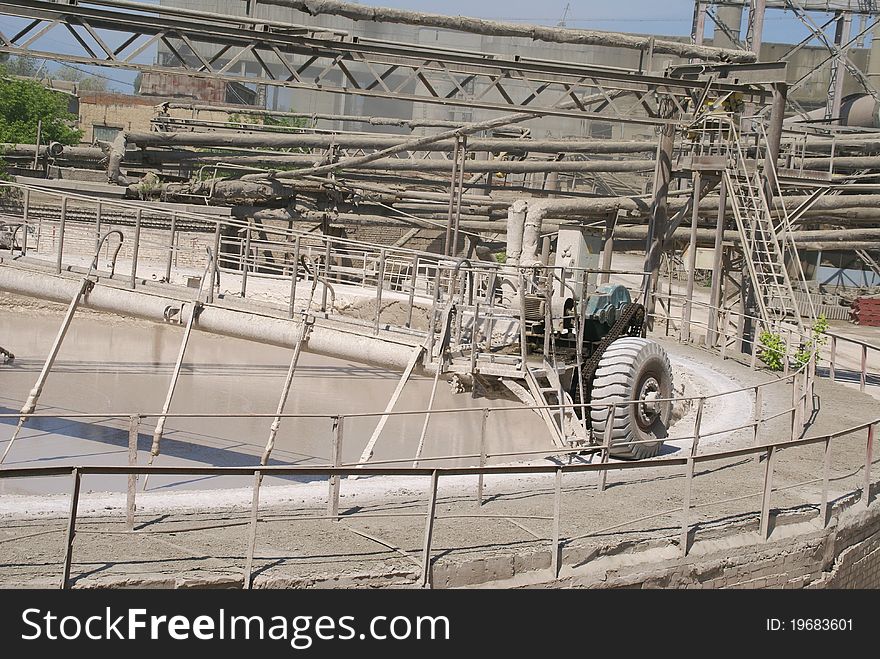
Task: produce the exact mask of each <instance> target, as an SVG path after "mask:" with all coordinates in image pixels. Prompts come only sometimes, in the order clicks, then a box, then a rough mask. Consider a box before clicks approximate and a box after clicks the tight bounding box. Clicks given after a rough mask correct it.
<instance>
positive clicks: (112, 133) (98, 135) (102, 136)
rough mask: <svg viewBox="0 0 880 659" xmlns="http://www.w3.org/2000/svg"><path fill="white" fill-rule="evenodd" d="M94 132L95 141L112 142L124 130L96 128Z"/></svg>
mask: <svg viewBox="0 0 880 659" xmlns="http://www.w3.org/2000/svg"><path fill="white" fill-rule="evenodd" d="M92 130H93V132H92V135H93V137H94V139H95V141H101V142H112V141H113V140H115V139H116V136H117V135H119V131H121V130H122V129H121V128H115V127H113V126H94V127H93V129H92Z"/></svg>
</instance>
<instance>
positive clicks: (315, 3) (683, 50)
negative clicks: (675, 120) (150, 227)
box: [257, 0, 755, 62]
mask: <svg viewBox="0 0 880 659" xmlns="http://www.w3.org/2000/svg"><path fill="white" fill-rule="evenodd" d="M257 2H258V3H259V4H263V5H274V6H276V7H287V8H289V9H295V10H296V11H300V12H303V13H306V14H308V15H309V16H317V15H320V14H326V15H331V16H342V17H344V18H348V19H351V20H353V21H374V22H378V23H398V24H402V25H417V26H419V27H435V28H440V29H444V30H454V31H456V32H470V33H473V34H479V35H482V36H492V37H525V38H527V39H532V40H534V41H545V42H548V43H570V44H578V45H581V46H605V47H609V48H630V49H633V50H642V51H647V50H649V49H651V48H653V51H654V52H655V53H657V54H659V55H675V56H677V57H682V58H686V59H687V58H695V59H702V60H723V61H728V62H754V61H755V56H754V54H753V53H750V52H748V51H743V50H734V49H729V48H711V47H707V46H697V45H694V44H691V43H684V42H680V41H668V40H666V39H654V37H652V36H641V35H634V34H621V33H617V32H599V31H597V30H573V29H568V28H559V27H546V26H543V25H527V24H521V23H507V22H501V21H491V20H486V19H483V18H469V17H467V16H445V15H443V14H427V13H423V12H418V11H408V10H405V9H391V8H388V7H370V6H366V5H361V4H353V3H349V2H340V1H339V0H257ZM740 11H742V10H740Z"/></svg>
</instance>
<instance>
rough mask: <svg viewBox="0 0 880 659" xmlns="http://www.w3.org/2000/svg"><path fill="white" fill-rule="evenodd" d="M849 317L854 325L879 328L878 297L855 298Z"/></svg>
mask: <svg viewBox="0 0 880 659" xmlns="http://www.w3.org/2000/svg"><path fill="white" fill-rule="evenodd" d="M849 315H850V318H851V319H852V321H853V322H854V323H855V324H856V325H867V326H869V327H880V296H874V297H860V298H856V301H855V302H853V306H852V311H850V314H849Z"/></svg>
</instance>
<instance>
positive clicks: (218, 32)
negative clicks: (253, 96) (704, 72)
mask: <svg viewBox="0 0 880 659" xmlns="http://www.w3.org/2000/svg"><path fill="white" fill-rule="evenodd" d="M133 8H137V13H136V14H135V13H131V9H133ZM0 13H2V14H6V15H9V16H16V17H20V18H24V19H26V20H27V21H28V22H27V24H26V25H25V26H24V27H23V28H22V29H20V30H19V31H18V32H17V33H15V34H11V35H9V36H7V35H4V34H0V42H2V45H0V52H7V53H11V54H17V55H25V56H33V57H43V58H50V59H56V60H58V61H65V62H74V63H80V64H93V65H100V66H107V67H118V68H128V69H135V70H139V71H160V72H162V71H164V72H175V73H186V74H188V75H192V76H196V77H211V78H221V79H224V80H231V81H236V82H245V83H255V82H258V84H261V85H263V84H265V85H277V86H282V87H291V88H303V89H314V90H318V91H325V92H332V93H340V94H355V95H361V96H377V97H381V98H394V99H398V100H411V101H417V102H426V103H435V104H441V105H454V106H460V107H479V108H485V109H489V110H497V111H510V110H516V111H518V112H526V113H529V114H534V115H535V116H564V117H574V118H579V119H585V118H590V117H593V116H595V117H601V118H602V119H603V120H604V121H624V122H631V123H642V124H664V123H667V122H668V121H669V118H661V117H660V116H659V113H658V108H657V103H658V101H659V99H660V98H669V99H671V100H672V101H673V103H675V105H676V106H677V108H678V113H679V119H678V121H686V120H687V117H688V116H690V114H691V113H692V112H693V107H694V106H695V103H693V102H692V103H690V104H689V103H687V102H686V99H690V100H691V101H695V100H696V98H697V95H698V94H699V93H700V92H701V91H702V88H703V87H704V86H705V84H704V83H701V82H700V81H696V80H683V79H678V78H675V77H670V76H663V75H659V74H652V73H648V70H649V61H650V58H651V57H650V56H651V54H650V53H645V61H644V63H643V67H642V69H641V70H638V71H632V70H627V69H614V68H611V67H598V66H594V65H584V64H582V63H577V64H575V63H568V62H554V61H546V60H533V59H530V58H528V57H516V58H504V57H500V56H497V55H493V54H489V53H478V52H473V53H471V52H466V51H457V50H451V49H443V48H426V47H425V46H424V45H413V44H405V43H395V42H389V41H382V42H379V41H373V40H367V39H360V38H352V37H350V36H349V35H346V34H342V33H338V32H337V33H331V34H327V31H326V30H323V29H317V28H306V27H303V26H291V25H287V24H273V23H271V22H267V21H265V20H260V19H254V18H249V17H247V16H219V15H216V14H212V13H208V12H196V11H189V10H179V9H173V8H169V7H163V6H155V5H146V4H138V3H129V2H119V1H117V0H89V1H88V2H83V3H78V4H62V3H57V2H51V1H49V0H12V1H6V2H0ZM54 30H61V31H64V32H66V33H67V34H69V35H71V36H73V37H74V39H75V41H76V42H77V44H78V45H79V47H80V48H81V54H75V55H72V54H67V53H65V52H63V49H59V48H55V49H53V50H47V49H43V48H42V47H38V43H39V42H40V40H41V38H42V37H44V36H46V35H47V34H49V33H51V32H52V31H54ZM102 35H103V36H102ZM109 35H113V36H112V38H111V36H109ZM117 42H119V43H118V45H111V44H114V43H117ZM156 43H162V44H164V45H165V47H167V48H168V49H169V50H170V52H171V53H172V54H173V55H174V57H173V58H172V59H173V61H172V62H158V63H155V64H147V63H142V62H138V61H137V59H138V57H139V56H140V55H141V54H142V53H144V52H145V51H147V50H148V49H149V48H150V47H151V46H152V45H153V44H156ZM205 49H207V50H205ZM203 52H207V53H209V54H208V55H204V54H202V53H203ZM246 56H247V57H252V58H254V60H256V62H257V63H258V65H259V67H260V69H261V76H260V77H259V78H256V79H255V78H254V77H253V76H247V75H242V74H241V73H237V72H235V69H236V68H238V67H237V66H236V65H237V64H239V63H241V62H242V61H243V58H244V57H246ZM742 66H743V67H746V68H748V67H749V66H750V65H748V64H744V65H742ZM279 70H280V71H283V73H279ZM331 73H332V74H333V75H331ZM511 83H514V84H511ZM713 87H715V88H716V89H717V90H718V91H719V92H721V93H723V92H739V93H744V94H746V95H747V96H749V97H754V100H755V102H760V101H761V99H763V98H764V97H765V95H766V92H764V91H763V90H761V89H760V88H753V87H749V86H743V85H738V84H729V83H726V82H725V81H723V80H720V79H719V80H717V81H716V82H714V83H713ZM471 89H473V91H471ZM587 97H590V100H586V99H587ZM593 99H595V100H593ZM688 105H690V108H691V109H690V110H689V109H688V108H687V106H688Z"/></svg>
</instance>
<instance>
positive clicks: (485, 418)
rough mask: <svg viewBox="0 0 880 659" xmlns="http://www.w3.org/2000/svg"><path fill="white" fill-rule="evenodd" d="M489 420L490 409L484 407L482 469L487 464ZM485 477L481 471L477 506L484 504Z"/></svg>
mask: <svg viewBox="0 0 880 659" xmlns="http://www.w3.org/2000/svg"><path fill="white" fill-rule="evenodd" d="M488 421H489V409H488V408H485V407H484V408H483V418H482V419H481V420H480V469H481V470H482V469H483V468H485V466H486V424H487V422H488ZM483 477H484V474H483V472H482V471H480V475H479V477H478V479H477V506H482V505H483V484H484V481H483Z"/></svg>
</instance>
